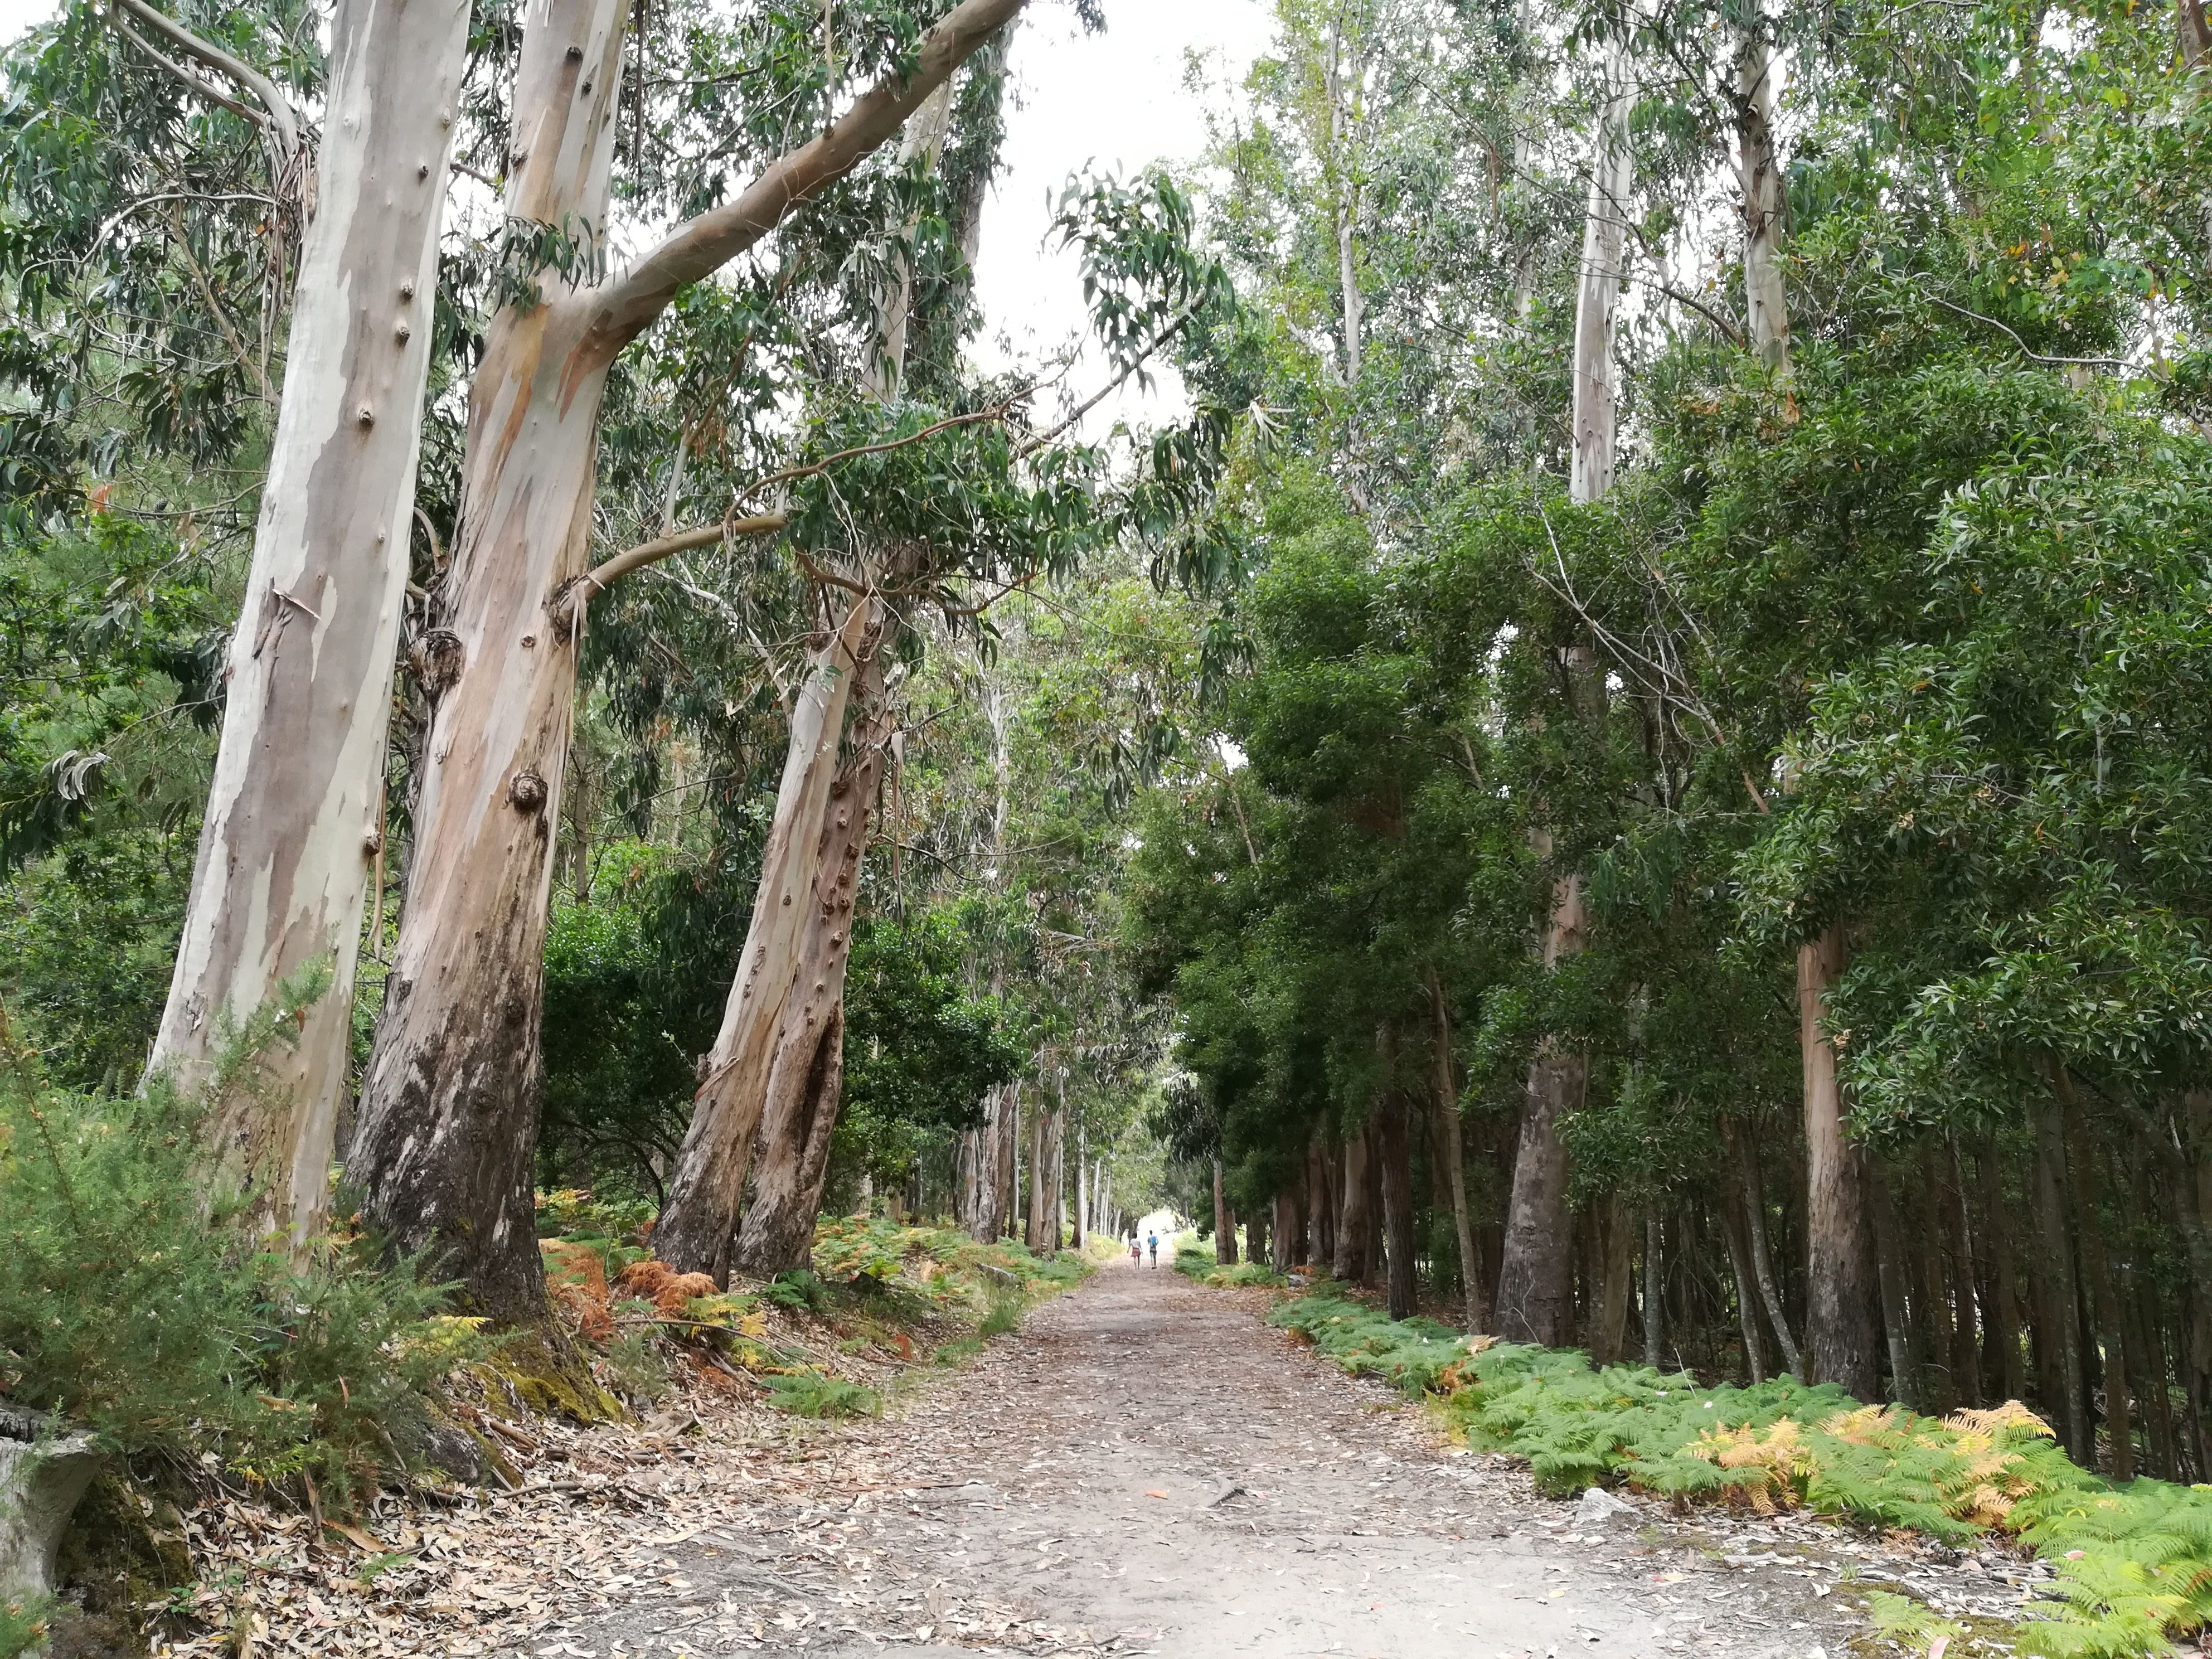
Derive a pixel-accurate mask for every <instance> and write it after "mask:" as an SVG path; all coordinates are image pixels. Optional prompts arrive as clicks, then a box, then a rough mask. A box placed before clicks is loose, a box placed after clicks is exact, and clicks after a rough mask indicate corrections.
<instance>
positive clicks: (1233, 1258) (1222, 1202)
mask: <svg viewBox="0 0 2212 1659" xmlns="http://www.w3.org/2000/svg"><path fill="white" fill-rule="evenodd" d="M1213 1259H1214V1261H1215V1262H1216V1263H1218V1265H1219V1266H1221V1267H1235V1266H1236V1265H1237V1224H1236V1222H1235V1221H1234V1220H1232V1219H1231V1217H1230V1214H1229V1199H1228V1196H1227V1194H1225V1192H1224V1191H1223V1189H1222V1185H1221V1160H1220V1159H1219V1158H1215V1159H1214V1160H1213Z"/></svg>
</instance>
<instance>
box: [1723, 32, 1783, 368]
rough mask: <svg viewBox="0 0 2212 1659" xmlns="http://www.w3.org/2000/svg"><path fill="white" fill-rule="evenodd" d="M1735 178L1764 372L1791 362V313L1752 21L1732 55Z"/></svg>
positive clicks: (1767, 83)
mask: <svg viewBox="0 0 2212 1659" xmlns="http://www.w3.org/2000/svg"><path fill="white" fill-rule="evenodd" d="M1735 107H1736V173H1737V182H1738V184H1739V185H1741V189H1742V192H1743V200H1742V206H1743V227H1744V237H1743V290H1744V301H1745V307H1746V310H1747V313H1748V316H1747V321H1748V323H1749V324H1750V327H1749V329H1748V330H1747V332H1748V333H1749V335H1750V337H1751V345H1752V349H1753V350H1754V351H1756V352H1757V353H1758V354H1759V357H1760V358H1761V360H1762V361H1764V362H1765V364H1766V366H1767V367H1768V368H1775V369H1780V368H1788V367H1789V362H1790V308H1789V303H1788V301H1787V299H1786V297H1785V296H1784V292H1783V287H1782V259H1781V253H1782V239H1783V236H1784V233H1785V232H1786V231H1787V230H1788V228H1789V222H1790V209H1789V204H1788V201H1787V199H1786V198H1785V197H1784V191H1783V178H1782V164H1781V161H1780V160H1779V159H1778V157H1777V156H1776V155H1775V153H1774V64H1773V54H1772V53H1771V52H1770V51H1769V50H1768V47H1767V44H1766V33H1765V26H1764V25H1763V24H1762V23H1761V22H1759V21H1758V20H1757V19H1756V18H1754V19H1753V22H1752V26H1751V27H1749V28H1748V29H1747V30H1746V31H1745V33H1744V37H1743V44H1742V46H1741V49H1740V50H1739V52H1737V55H1736V64H1735Z"/></svg>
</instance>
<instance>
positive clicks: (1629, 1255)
mask: <svg viewBox="0 0 2212 1659" xmlns="http://www.w3.org/2000/svg"><path fill="white" fill-rule="evenodd" d="M1589 1221H1590V1231H1591V1233H1592V1235H1593V1237H1592V1239H1591V1241H1590V1243H1591V1245H1592V1247H1593V1248H1594V1249H1595V1250H1596V1251H1597V1253H1598V1255H1599V1262H1598V1273H1597V1284H1598V1291H1597V1316H1596V1318H1595V1319H1594V1320H1593V1321H1592V1322H1591V1327H1592V1328H1591V1330H1590V1347H1591V1349H1592V1351H1593V1357H1594V1358H1596V1360H1597V1361H1598V1363H1599V1364H1605V1365H1617V1364H1620V1362H1621V1361H1622V1360H1624V1359H1626V1358H1628V1304H1629V1292H1630V1291H1631V1289H1632V1285H1631V1284H1630V1280H1631V1279H1632V1277H1633V1276H1634V1273H1635V1270H1636V1252H1635V1249H1634V1248H1633V1244H1632V1240H1631V1239H1630V1238H1629V1237H1628V1206H1626V1205H1625V1204H1623V1203H1622V1202H1621V1201H1620V1196H1619V1195H1618V1194H1612V1195H1609V1196H1607V1198H1606V1199H1605V1200H1604V1201H1603V1202H1602V1203H1601V1205H1599V1206H1597V1207H1595V1208H1594V1209H1593V1210H1592V1211H1591V1212H1590V1215H1589Z"/></svg>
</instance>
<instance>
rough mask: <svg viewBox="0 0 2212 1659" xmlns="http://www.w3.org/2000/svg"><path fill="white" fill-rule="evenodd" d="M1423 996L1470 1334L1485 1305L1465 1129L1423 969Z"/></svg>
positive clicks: (1481, 1325) (1432, 975) (1480, 1326)
mask: <svg viewBox="0 0 2212 1659" xmlns="http://www.w3.org/2000/svg"><path fill="white" fill-rule="evenodd" d="M1429 1002H1430V1006H1431V1010H1432V1012H1433V1013H1434V1015H1435V1018H1436V1027H1435V1034H1434V1036H1433V1037H1432V1039H1431V1064H1432V1066H1434V1068H1435V1072H1436V1089H1437V1147H1438V1149H1439V1150H1440V1151H1441V1152H1443V1167H1444V1179H1445V1181H1446V1182H1447V1183H1448V1184H1449V1187H1450V1188H1451V1206H1452V1228H1453V1231H1454V1233H1455V1236H1456V1237H1457V1238H1458V1241H1459V1279H1460V1288H1461V1292H1462V1300H1463V1303H1464V1305H1465V1307H1466V1309H1467V1328H1468V1332H1469V1333H1470V1334H1473V1333H1474V1332H1478V1331H1486V1330H1488V1329H1489V1328H1490V1308H1489V1305H1488V1302H1487V1299H1486V1297H1484V1295H1483V1293H1482V1289H1483V1287H1482V1265H1481V1263H1480V1262H1479V1261H1477V1260H1476V1259H1475V1254H1474V1218H1473V1216H1472V1215H1470V1214H1469V1213H1468V1205H1467V1153H1466V1144H1465V1133H1466V1131H1465V1129H1464V1127H1463V1126H1462V1123H1461V1121H1460V1115H1459V1083H1458V1080H1457V1079H1456V1078H1455V1076H1454V1074H1453V1072H1452V1031H1451V1006H1450V1004H1449V1002H1447V1001H1446V1000H1445V997H1444V987H1443V980H1442V979H1441V978H1439V977H1438V976H1437V972H1436V970H1435V969H1430V971H1429Z"/></svg>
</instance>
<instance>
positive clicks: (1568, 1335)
mask: <svg viewBox="0 0 2212 1659" xmlns="http://www.w3.org/2000/svg"><path fill="white" fill-rule="evenodd" d="M1549 845H1550V837H1549V836H1544V835H1542V834H1541V832H1540V835H1539V841H1538V850H1539V852H1540V853H1543V852H1547V851H1548V850H1549ZM1588 932H1589V916H1588V915H1587V913H1586V911H1585V909H1584V907H1583V884H1582V878H1581V877H1580V876H1563V877H1561V878H1559V879H1558V880H1557V881H1555V882H1554V883H1553V903H1552V912H1551V915H1549V916H1547V918H1546V919H1545V926H1544V968H1545V971H1547V973H1548V972H1552V971H1554V970H1556V969H1558V967H1559V963H1560V962H1561V961H1562V960H1563V959H1565V957H1570V956H1572V955H1574V954H1575V953H1576V952H1577V951H1580V950H1581V949H1582V948H1583V940H1584V939H1585V937H1586V936H1587V934H1588ZM1588 1082H1589V1060H1588V1058H1587V1057H1586V1056H1585V1055H1583V1054H1581V1053H1580V1052H1578V1051H1576V1050H1571V1049H1570V1048H1568V1047H1567V1046H1566V1045H1565V1044H1563V1043H1560V1042H1556V1041H1555V1040H1553V1039H1552V1038H1548V1037H1547V1038H1546V1039H1545V1041H1544V1043H1543V1045H1542V1046H1541V1048H1539V1049H1538V1050H1537V1054H1536V1058H1535V1060H1534V1061H1533V1062H1532V1063H1531V1064H1530V1066H1529V1067H1528V1093H1527V1096H1526V1097H1525V1098H1524V1099H1523V1101H1522V1107H1521V1146H1520V1152H1519V1153H1518V1155H1517V1156H1516V1158H1515V1159H1514V1161H1513V1196H1512V1199H1511V1200H1510V1204H1509V1205H1508V1206H1507V1209H1506V1216H1505V1249H1504V1255H1503V1258H1502V1260H1501V1261H1499V1263H1498V1318H1497V1324H1498V1335H1499V1336H1501V1337H1503V1338H1504V1340H1507V1341H1508V1342H1537V1343H1541V1344H1543V1345H1545V1346H1548V1347H1565V1346H1568V1345H1569V1344H1571V1342H1573V1340H1574V1329H1575V1295H1574V1249H1573V1240H1574V1218H1573V1216H1572V1214H1571V1212H1569V1210H1568V1207H1567V1149H1566V1144H1565V1142H1564V1141H1562V1140H1561V1139H1559V1124H1560V1122H1561V1121H1562V1120H1564V1119H1565V1117H1566V1116H1567V1115H1569V1114H1570V1113H1571V1112H1575V1111H1578V1110H1579V1109H1581V1107H1582V1104H1583V1095H1584V1093H1585V1091H1586V1090H1587V1087H1588Z"/></svg>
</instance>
